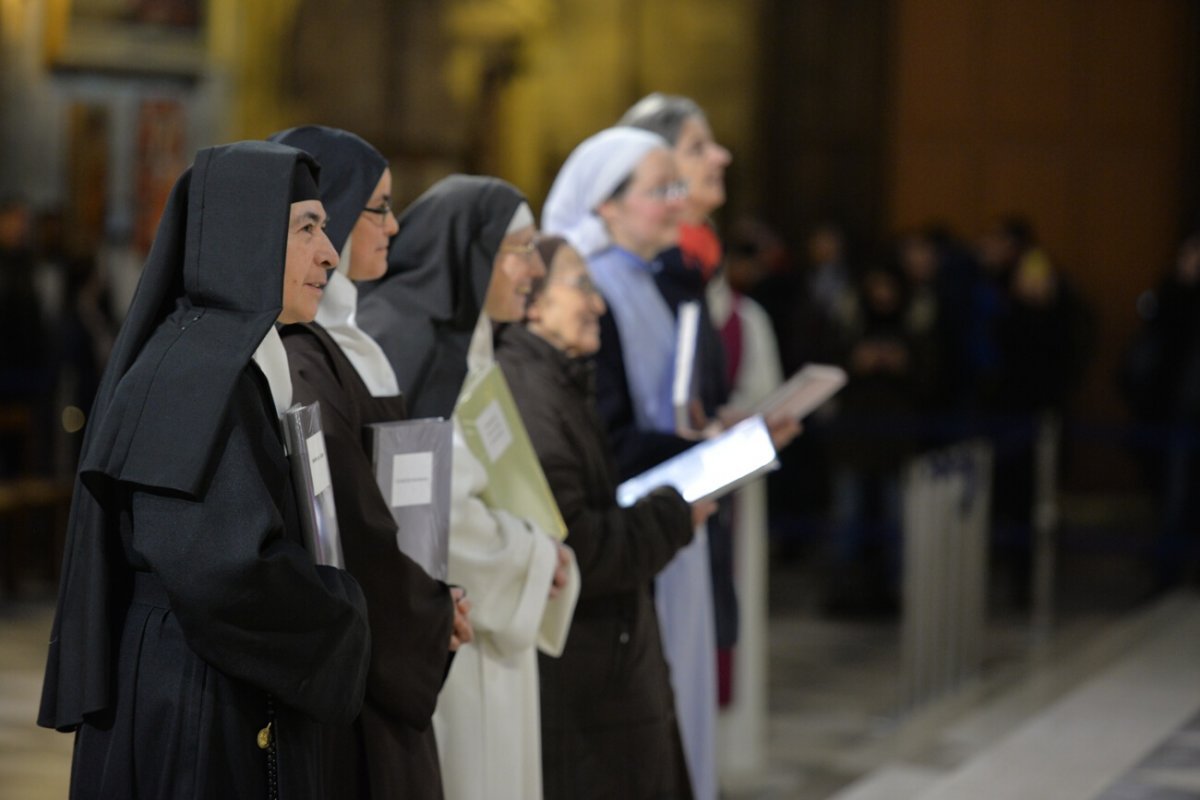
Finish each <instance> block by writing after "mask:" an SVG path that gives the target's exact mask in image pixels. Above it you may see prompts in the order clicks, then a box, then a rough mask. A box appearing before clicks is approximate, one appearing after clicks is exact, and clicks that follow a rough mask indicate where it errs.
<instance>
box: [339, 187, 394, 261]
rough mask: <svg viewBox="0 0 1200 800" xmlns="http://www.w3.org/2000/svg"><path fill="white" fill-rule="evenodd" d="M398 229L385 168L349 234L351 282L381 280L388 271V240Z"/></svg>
mask: <svg viewBox="0 0 1200 800" xmlns="http://www.w3.org/2000/svg"><path fill="white" fill-rule="evenodd" d="M398 230H400V225H399V224H397V222H396V215H395V214H393V213H392V171H391V170H390V169H385V170H384V171H383V175H381V176H380V177H379V183H378V184H376V185H375V191H374V192H372V193H371V199H370V200H368V201H367V205H366V207H364V208H363V210H362V211H361V212H360V213H359V215H358V222H356V223H354V228H353V229H351V231H350V265H349V269H348V270H347V271H346V275H347V277H349V278H350V280H352V281H373V280H375V279H377V278H382V277H383V275H384V273H385V272H387V255H388V241H389V240H390V239H391V238H392V237H393V236H395V235H396V232H397V231H398Z"/></svg>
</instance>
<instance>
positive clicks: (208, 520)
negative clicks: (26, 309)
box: [38, 142, 369, 800]
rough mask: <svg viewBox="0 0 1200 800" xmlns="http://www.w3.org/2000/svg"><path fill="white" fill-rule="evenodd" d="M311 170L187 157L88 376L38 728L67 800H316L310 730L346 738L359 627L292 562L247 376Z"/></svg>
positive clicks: (280, 474)
mask: <svg viewBox="0 0 1200 800" xmlns="http://www.w3.org/2000/svg"><path fill="white" fill-rule="evenodd" d="M306 163H311V162H309V160H308V159H307V157H306V156H303V154H301V153H300V152H299V151H297V150H294V149H292V148H288V147H282V146H279V145H272V144H266V143H261V142H260V143H240V144H235V145H227V146H224V147H217V148H210V149H207V150H202V151H201V152H200V153H199V154H198V156H197V159H196V163H195V166H194V167H193V169H192V170H191V171H190V172H189V173H187V174H185V176H184V177H183V178H181V179H180V181H179V182H178V183H177V184H176V187H175V190H174V191H173V192H172V194H171V198H170V200H169V201H168V204H167V208H166V210H165V211H164V213H163V221H162V223H161V225H160V227H159V232H158V235H157V236H156V238H155V243H154V247H153V249H152V250H151V254H150V258H149V260H148V261H147V264H146V267H145V269H144V271H143V273H142V277H141V280H140V281H139V284H138V291H137V294H136V295H135V297H134V300H133V303H132V305H131V307H130V311H129V314H128V315H127V317H126V322H125V325H124V326H123V327H122V330H121V333H120V335H119V336H118V338H117V342H116V344H115V346H114V349H113V354H112V357H111V359H110V362H109V365H108V368H107V369H106V370H105V374H104V378H103V380H102V382H101V386H100V391H99V393H98V395H97V397H96V402H95V404H94V407H93V413H92V416H91V418H90V419H89V421H88V429H87V434H86V436H85V439H84V445H83V452H82V456H81V463H80V472H79V478H78V480H77V481H76V487H75V495H74V498H73V501H72V508H71V520H70V524H69V528H68V534H67V546H66V556H65V558H64V561H63V572H62V574H63V578H62V581H61V584H60V588H59V601H58V609H57V613H56V616H55V621H54V628H53V630H52V632H51V641H50V654H49V658H48V659H47V666H46V680H45V684H44V688H43V695H42V705H41V710H40V712H39V716H38V722H39V724H41V725H45V726H47V727H54V728H57V729H59V730H76V731H77V732H78V733H77V738H76V743H75V761H74V766H73V774H72V787H71V794H72V797H103V798H108V797H171V798H222V800H224V798H231V797H266V796H267V789H268V783H269V776H270V774H272V773H273V775H274V776H276V777H277V778H278V789H279V791H280V793H281V794H282V796H284V797H288V798H292V797H314V798H315V797H325V796H328V794H329V790H328V789H329V787H326V786H325V785H324V783H323V777H322V775H321V770H320V759H319V758H318V754H319V749H318V745H319V741H320V737H321V733H322V731H321V728H322V726H321V725H320V724H318V721H319V722H324V723H329V724H333V725H339V724H340V725H348V724H349V723H350V721H351V720H353V718H354V717H355V715H357V713H358V709H359V707H360V706H361V703H362V697H363V692H364V689H365V683H366V672H367V663H368V656H369V635H368V629H367V619H366V606H365V601H364V599H363V595H362V592H361V590H360V589H359V587H358V584H357V583H356V582H355V581H354V580H353V579H352V578H350V577H349V575H348V574H347V573H345V572H343V571H341V570H336V569H332V568H329V567H316V566H314V564H313V562H312V558H311V557H310V556H309V555H308V554H307V553H305V552H304V550H303V548H302V546H301V544H300V541H301V536H300V529H299V525H298V517H297V514H296V510H295V499H294V495H293V488H292V485H291V482H290V479H289V474H290V473H289V470H288V463H287V459H286V456H285V454H284V448H283V440H282V436H281V431H280V427H279V422H278V418H277V417H276V413H275V408H274V404H273V400H272V398H271V394H270V387H269V386H268V385H267V382H266V379H265V378H264V376H263V375H262V372H261V371H260V370H259V368H258V367H257V366H256V365H255V364H253V363H252V361H251V355H252V353H253V352H254V350H255V349H256V348H257V346H258V345H259V343H260V342H261V341H262V339H263V336H264V335H265V334H266V333H267V331H268V330H269V329H270V327H271V325H272V324H273V323H274V320H275V319H276V317H278V315H279V311H280V306H281V298H282V285H283V271H284V270H283V266H284V255H285V245H286V241H287V224H288V216H289V204H290V196H291V191H292V182H293V176H294V174H295V171H296V170H298V169H310V168H311V169H312V170H313V171H314V172H315V171H316V170H315V165H313V166H312V167H310V166H306ZM272 719H273V722H272V725H271V729H272V732H273V737H274V741H275V745H274V746H272V747H270V748H268V749H265V750H264V749H260V748H259V746H258V744H257V739H258V732H259V730H260V729H262V728H264V727H265V726H266V725H267V723H268V721H271V720H272ZM273 757H274V758H276V759H277V760H276V761H275V766H276V769H274V770H272V769H271V761H272V758H273Z"/></svg>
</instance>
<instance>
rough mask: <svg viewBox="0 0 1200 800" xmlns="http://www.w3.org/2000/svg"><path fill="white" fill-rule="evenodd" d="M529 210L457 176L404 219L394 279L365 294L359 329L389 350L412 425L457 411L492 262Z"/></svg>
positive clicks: (498, 189) (483, 180) (395, 247)
mask: <svg viewBox="0 0 1200 800" xmlns="http://www.w3.org/2000/svg"><path fill="white" fill-rule="evenodd" d="M523 206H525V198H524V197H523V196H522V195H521V193H520V192H518V191H517V190H516V188H515V187H513V186H512V185H510V184H508V183H505V182H504V181H502V180H499V179H496V178H488V177H480V176H474V175H451V176H450V177H448V178H445V179H443V180H441V181H439V182H438V183H437V184H436V185H435V186H433V187H432V188H431V189H430V190H429V191H427V192H425V194H423V195H422V196H421V197H420V198H418V199H417V200H416V201H415V202H414V203H413V204H412V205H411V206H410V207H409V208H408V209H406V210H405V212H404V213H403V214H402V215H401V217H400V230H401V231H406V232H407V233H402V235H400V236H397V237H395V238H394V239H392V244H391V251H390V252H389V253H388V268H387V274H386V275H384V277H383V278H382V279H381V280H378V281H373V282H369V283H364V284H362V285H361V286H360V287H359V296H360V300H359V304H358V322H359V325H361V326H362V329H363V330H365V331H366V332H367V333H369V334H370V335H371V337H372V338H374V339H375V341H377V342H378V343H379V345H380V347H382V348H383V352H384V354H385V355H386V356H387V359H388V361H389V362H390V363H391V365H392V367H393V368H394V369H395V372H396V380H397V382H398V383H399V385H400V390H401V391H402V392H403V393H404V396H405V399H406V400H407V403H408V411H409V413H410V414H411V415H412V416H413V417H449V416H450V413H451V412H452V411H453V410H454V404H455V402H456V401H457V400H458V393H459V390H460V389H462V385H463V381H464V380H465V379H466V377H467V351H468V349H469V348H470V345H471V337H472V335H473V334H474V332H475V328H476V324H477V322H478V321H479V315H480V311H482V310H484V306H485V299H486V298H487V296H488V288H489V285H490V283H491V281H492V274H493V263H494V261H495V259H496V256H497V254H499V253H500V252H501V251H502V249H503V248H502V243H503V241H504V238H505V236H506V234H508V233H509V232H510V231H509V227H510V222H511V221H512V220H513V218H514V216H513V215H514V214H516V213H517V212H518V210H520V209H521V208H522V207H523ZM528 224H529V225H532V224H533V216H532V214H530V215H529V216H528ZM530 247H532V245H530ZM539 263H540V262H539ZM526 284H528V281H526ZM525 291H526V292H527V291H528V288H527V286H526V289H525ZM523 313H524V308H523V305H522V309H521V313H520V314H518V315H517V316H516V319H520V318H521V315H522V314H523ZM493 316H494V315H493Z"/></svg>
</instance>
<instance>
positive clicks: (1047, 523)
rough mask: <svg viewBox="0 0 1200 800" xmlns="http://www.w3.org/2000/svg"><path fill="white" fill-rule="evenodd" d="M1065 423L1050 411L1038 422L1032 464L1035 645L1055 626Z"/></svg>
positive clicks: (1042, 640) (1045, 640)
mask: <svg viewBox="0 0 1200 800" xmlns="http://www.w3.org/2000/svg"><path fill="white" fill-rule="evenodd" d="M1061 439H1062V420H1061V419H1060V418H1059V416H1058V415H1057V414H1055V413H1054V412H1051V411H1047V412H1046V413H1044V414H1043V415H1042V416H1041V418H1040V419H1039V421H1038V430H1037V439H1036V441H1035V442H1034V451H1033V452H1034V462H1033V509H1032V512H1033V514H1032V516H1033V518H1032V520H1031V522H1032V526H1033V586H1032V591H1033V597H1032V598H1031V600H1032V606H1033V620H1032V628H1033V641H1034V644H1036V645H1042V644H1045V643H1046V642H1048V641H1049V640H1050V635H1051V633H1052V630H1051V629H1052V627H1053V624H1054V573H1055V552H1056V549H1057V548H1056V547H1055V533H1056V530H1057V528H1058V451H1059V443H1060V441H1061Z"/></svg>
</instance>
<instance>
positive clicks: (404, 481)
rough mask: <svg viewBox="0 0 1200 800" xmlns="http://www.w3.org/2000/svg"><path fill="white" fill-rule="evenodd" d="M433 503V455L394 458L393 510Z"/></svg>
mask: <svg viewBox="0 0 1200 800" xmlns="http://www.w3.org/2000/svg"><path fill="white" fill-rule="evenodd" d="M431 502H433V453H432V452H429V451H426V452H424V453H400V454H399V455H395V456H392V508H401V507H403V506H423V505H429V503H431Z"/></svg>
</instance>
